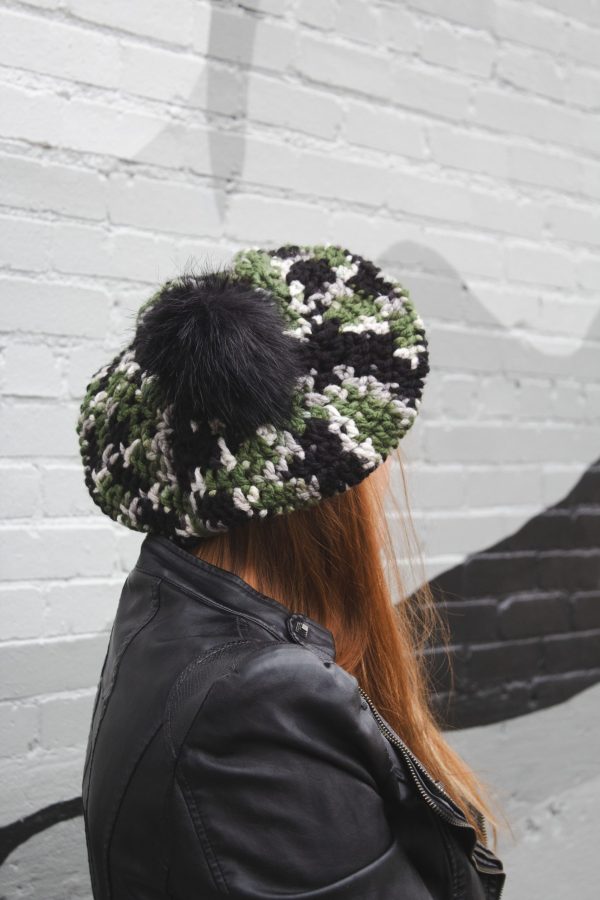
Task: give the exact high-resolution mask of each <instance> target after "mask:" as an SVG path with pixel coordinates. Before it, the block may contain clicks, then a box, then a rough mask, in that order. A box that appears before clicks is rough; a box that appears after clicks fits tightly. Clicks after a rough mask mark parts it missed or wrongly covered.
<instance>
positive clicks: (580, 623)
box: [571, 590, 600, 631]
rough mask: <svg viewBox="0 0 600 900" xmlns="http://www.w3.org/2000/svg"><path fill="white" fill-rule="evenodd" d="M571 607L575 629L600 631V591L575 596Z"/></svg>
mask: <svg viewBox="0 0 600 900" xmlns="http://www.w3.org/2000/svg"><path fill="white" fill-rule="evenodd" d="M571 605H572V610H573V624H574V626H575V628H577V629H581V630H582V631H588V630H591V629H600V590H598V591H588V592H585V593H583V592H582V593H577V594H573V596H572V598H571Z"/></svg>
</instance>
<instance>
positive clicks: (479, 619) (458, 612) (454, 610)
mask: <svg viewBox="0 0 600 900" xmlns="http://www.w3.org/2000/svg"><path fill="white" fill-rule="evenodd" d="M445 616H446V619H447V621H448V625H449V626H450V631H451V634H452V643H453V644H472V643H483V642H484V641H495V640H497V639H498V637H499V634H498V615H497V604H496V601H495V600H470V601H468V602H465V603H456V602H452V603H449V604H448V605H447V607H446V610H445Z"/></svg>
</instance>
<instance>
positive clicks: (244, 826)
mask: <svg viewBox="0 0 600 900" xmlns="http://www.w3.org/2000/svg"><path fill="white" fill-rule="evenodd" d="M83 803H84V815H85V829H86V841H87V847H88V858H89V865H90V872H91V877H92V884H93V891H94V897H95V898H96V900H109V898H113V900H125V898H127V900H133V898H136V900H142V898H143V900H159V898H160V900H164V898H172V900H210V898H217V897H223V896H226V897H232V898H239V900H242V898H243V900H251V898H252V900H255V898H270V900H277V898H282V900H283V898H285V900H294V898H299V900H300V898H302V900H396V898H397V900H432V898H435V900H459V898H463V900H484V898H485V900H497V898H498V897H499V896H500V891H501V888H502V885H503V883H504V880H505V877H506V876H505V873H504V871H503V869H502V864H501V862H500V860H499V859H498V858H497V857H496V856H495V855H494V854H492V853H491V852H490V851H489V850H487V849H486V848H485V847H484V846H483V844H481V843H479V842H477V841H476V840H475V831H474V829H473V828H471V827H470V826H469V825H468V823H466V820H465V819H464V815H463V814H462V812H461V811H460V810H459V808H458V807H457V806H456V805H455V804H453V803H452V802H451V801H450V799H449V798H448V797H447V795H444V793H443V791H442V790H441V789H440V786H439V785H438V783H436V782H435V781H433V779H432V778H431V777H430V776H429V775H428V773H427V772H426V771H425V770H424V769H422V767H421V766H420V765H419V761H418V760H417V759H416V758H414V757H412V756H411V755H410V752H409V751H408V750H407V749H406V748H405V746H404V745H403V744H402V742H401V741H400V738H399V737H398V735H397V734H395V733H394V732H393V731H391V729H389V726H387V725H386V723H385V721H384V720H383V719H382V718H381V717H379V716H378V714H377V712H376V711H375V712H374V711H373V709H372V708H371V705H370V703H369V702H368V701H367V699H365V697H364V696H363V695H362V694H361V692H360V690H359V686H358V683H357V681H356V679H355V678H353V677H352V676H351V675H349V674H348V673H347V672H346V671H344V670H343V669H341V668H340V667H339V666H337V665H336V663H335V646H334V640H333V636H332V634H331V632H330V631H329V630H328V629H326V628H324V627H323V626H321V625H320V624H318V623H317V622H315V621H313V620H312V619H309V618H306V617H305V616H301V615H292V614H290V612H289V610H288V609H287V608H286V607H285V606H284V605H282V604H280V603H279V602H277V601H276V600H274V599H271V598H269V597H265V596H264V595H263V594H261V593H259V592H258V591H256V590H254V589H253V588H252V587H250V586H249V585H248V584H246V583H245V582H244V581H243V580H242V579H240V578H238V577H237V576H235V575H232V574H231V573H229V572H224V571H223V570H221V569H219V568H217V567H215V566H212V565H207V564H206V563H204V562H202V561H200V560H198V559H196V558H195V557H194V556H192V555H191V554H190V553H188V552H187V551H185V550H182V549H180V548H179V547H177V546H176V545H175V544H173V543H172V542H171V541H169V540H168V539H166V538H161V537H155V536H148V537H146V539H145V540H144V543H143V545H142V549H141V553H140V557H139V559H138V562H137V564H136V566H135V568H134V569H133V570H132V571H131V573H130V574H129V576H128V578H127V581H126V583H125V585H124V588H123V592H122V595H121V599H120V602H119V607H118V611H117V615H116V618H115V622H114V625H113V630H112V633H111V637H110V642H109V647H108V651H107V655H106V659H105V662H104V666H103V669H102V675H101V679H100V683H99V686H98V693H97V697H96V705H95V707H94V713H93V719H92V724H91V730H90V737H89V743H88V749H87V755H86V761H85V769H84V775H83Z"/></svg>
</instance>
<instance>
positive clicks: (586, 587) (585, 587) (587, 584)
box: [536, 550, 600, 591]
mask: <svg viewBox="0 0 600 900" xmlns="http://www.w3.org/2000/svg"><path fill="white" fill-rule="evenodd" d="M536 580H537V583H538V585H539V587H541V588H544V589H547V590H560V591H580V590H581V591H590V590H597V588H598V585H599V584H600V552H594V551H585V550H584V551H581V552H579V551H578V550H571V551H563V552H560V551H553V550H548V551H544V552H543V553H540V554H539V557H538V560H537V579H536Z"/></svg>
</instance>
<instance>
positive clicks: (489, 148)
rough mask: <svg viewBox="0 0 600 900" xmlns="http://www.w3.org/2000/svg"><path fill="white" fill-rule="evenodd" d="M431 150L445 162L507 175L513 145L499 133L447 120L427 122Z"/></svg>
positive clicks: (502, 175) (458, 167) (453, 166)
mask: <svg viewBox="0 0 600 900" xmlns="http://www.w3.org/2000/svg"><path fill="white" fill-rule="evenodd" d="M427 130H428V135H429V141H430V145H431V152H432V154H433V157H434V159H436V160H437V161H438V162H439V163H442V164H443V165H444V166H451V167H452V168H456V169H462V170H463V171H467V172H482V173H484V174H487V175H494V176H497V177H498V178H507V175H508V171H509V166H508V160H509V154H510V152H511V150H512V148H511V147H510V146H509V145H508V144H507V143H506V142H503V141H499V140H498V137H497V136H495V137H490V136H489V135H485V134H476V133H474V132H472V131H466V130H458V128H455V126H454V125H451V124H447V123H431V124H430V125H429V126H428V129H427Z"/></svg>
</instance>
